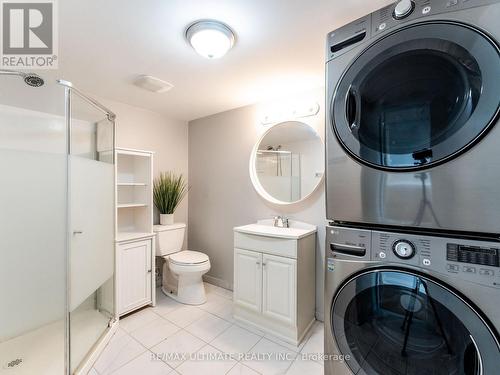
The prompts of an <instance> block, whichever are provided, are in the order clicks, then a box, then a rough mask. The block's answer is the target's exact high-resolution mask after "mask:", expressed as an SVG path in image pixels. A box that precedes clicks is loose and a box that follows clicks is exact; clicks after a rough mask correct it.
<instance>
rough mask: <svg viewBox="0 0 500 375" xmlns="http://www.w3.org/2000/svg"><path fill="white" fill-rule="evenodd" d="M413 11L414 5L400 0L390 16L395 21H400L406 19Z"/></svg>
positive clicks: (408, 1)
mask: <svg viewBox="0 0 500 375" xmlns="http://www.w3.org/2000/svg"><path fill="white" fill-rule="evenodd" d="M413 9H415V3H414V2H413V1H411V0H400V1H398V2H397V3H396V7H395V8H394V12H393V13H392V16H393V17H394V18H395V19H397V20H401V19H403V18H405V17H408V16H409V15H410V14H411V12H413Z"/></svg>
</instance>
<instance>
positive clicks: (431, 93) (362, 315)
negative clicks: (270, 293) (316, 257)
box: [325, 0, 500, 375]
mask: <svg viewBox="0 0 500 375" xmlns="http://www.w3.org/2000/svg"><path fill="white" fill-rule="evenodd" d="M499 43H500V2H499V1H498V0H495V1H493V0H415V1H410V0H401V1H399V2H397V3H396V4H391V5H389V6H387V7H385V8H383V9H380V10H378V11H376V12H374V13H372V14H369V15H367V16H365V17H363V18H361V19H358V20H356V21H354V22H352V23H350V24H348V25H346V26H344V27H341V28H339V29H338V30H335V31H333V32H331V33H329V34H328V36H327V63H326V68H327V107H328V108H329V110H328V111H327V126H326V138H327V143H326V158H327V160H326V161H327V173H326V192H327V219H328V221H329V222H330V226H329V227H328V228H327V238H326V241H327V242H326V261H325V264H326V272H325V275H326V276H325V354H326V355H327V357H326V359H325V373H326V374H331V375H346V374H363V375H365V374H368V375H371V374H377V375H393V374H394V375H400V374H401V375H402V374H408V375H409V374H419V375H420V374H433V375H440V374H446V375H450V374H454V375H455V374H456V375H459V374H464V375H476V374H477V375H481V374H484V375H493V374H498V373H500V343H499V342H500V338H499V331H500V268H499V266H500V264H499V262H500V124H498V122H499V104H500V50H499Z"/></svg>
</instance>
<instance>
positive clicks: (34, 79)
mask: <svg viewBox="0 0 500 375" xmlns="http://www.w3.org/2000/svg"><path fill="white" fill-rule="evenodd" d="M23 79H24V82H26V84H28V85H30V86H32V87H40V86H43V84H44V83H45V82H44V81H43V79H42V77H40V76H38V75H36V74H34V73H27V74H24V75H23Z"/></svg>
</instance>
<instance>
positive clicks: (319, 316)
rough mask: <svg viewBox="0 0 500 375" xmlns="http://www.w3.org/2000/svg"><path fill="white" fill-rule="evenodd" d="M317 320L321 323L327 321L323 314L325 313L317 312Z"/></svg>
mask: <svg viewBox="0 0 500 375" xmlns="http://www.w3.org/2000/svg"><path fill="white" fill-rule="evenodd" d="M316 320H319V321H320V322H324V321H325V315H324V314H323V311H316Z"/></svg>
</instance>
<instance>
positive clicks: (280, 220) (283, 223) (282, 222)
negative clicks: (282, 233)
mask: <svg viewBox="0 0 500 375" xmlns="http://www.w3.org/2000/svg"><path fill="white" fill-rule="evenodd" d="M273 219H274V226H275V227H278V228H289V227H290V224H289V223H288V218H287V217H286V216H275V217H274V218H273Z"/></svg>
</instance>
